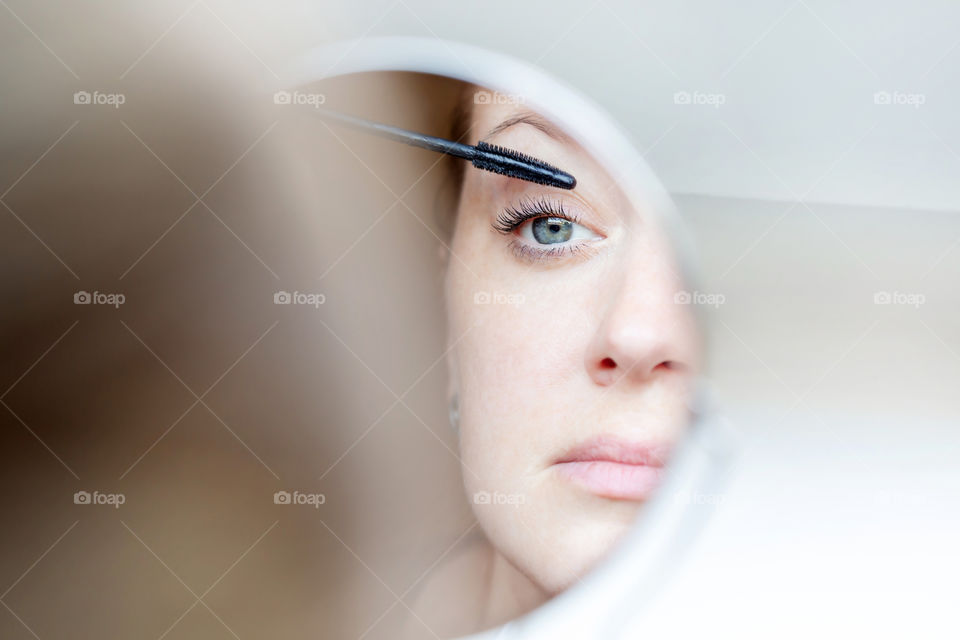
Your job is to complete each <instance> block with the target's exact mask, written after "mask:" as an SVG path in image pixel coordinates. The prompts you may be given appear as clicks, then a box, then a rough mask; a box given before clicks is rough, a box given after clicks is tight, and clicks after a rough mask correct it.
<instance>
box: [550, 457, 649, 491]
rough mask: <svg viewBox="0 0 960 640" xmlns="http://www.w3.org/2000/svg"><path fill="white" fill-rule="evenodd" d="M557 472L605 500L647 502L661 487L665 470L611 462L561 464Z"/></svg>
mask: <svg viewBox="0 0 960 640" xmlns="http://www.w3.org/2000/svg"><path fill="white" fill-rule="evenodd" d="M555 466H556V468H557V471H558V472H559V473H560V474H561V475H563V476H564V477H566V478H568V479H570V480H571V481H572V482H573V483H574V484H576V485H579V486H580V487H582V488H584V489H586V490H587V491H590V492H591V493H594V494H596V495H598V496H600V497H602V498H614V499H617V500H646V499H647V498H649V497H650V496H651V495H652V494H653V492H654V490H655V489H656V488H657V487H658V486H659V485H660V480H661V478H662V475H663V468H662V467H652V466H647V465H641V464H624V463H622V462H613V461H611V460H588V461H575V462H560V463H557V464H556V465H555Z"/></svg>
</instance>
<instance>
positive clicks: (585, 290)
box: [275, 39, 719, 637]
mask: <svg viewBox="0 0 960 640" xmlns="http://www.w3.org/2000/svg"><path fill="white" fill-rule="evenodd" d="M451 46H453V45H451V44H449V43H442V42H438V41H423V40H414V39H383V40H372V41H369V42H365V43H360V44H359V45H358V44H357V43H354V44H352V45H349V46H348V49H347V50H349V51H350V52H351V53H350V56H349V57H347V58H346V59H345V58H344V57H343V51H344V50H345V49H344V48H333V49H329V48H328V49H324V50H321V51H317V52H314V53H313V54H311V55H310V56H308V57H307V58H306V59H305V60H304V61H303V66H302V68H301V69H300V71H299V74H298V76H297V81H296V83H295V84H292V85H291V86H289V87H288V88H286V89H284V90H282V91H280V92H278V93H277V94H276V95H275V102H276V103H277V108H278V109H283V110H287V111H286V112H287V113H290V112H293V113H295V114H296V115H295V116H291V118H292V120H291V121H295V122H296V124H295V126H293V127H292V128H293V130H294V131H296V132H297V133H296V135H295V136H294V137H297V136H299V138H298V140H299V141H300V143H301V146H302V148H303V149H304V152H305V153H306V154H308V155H309V156H310V157H311V158H312V160H311V163H312V164H311V171H312V175H313V176H314V179H315V188H316V190H317V193H318V194H322V200H323V202H324V210H323V211H322V213H321V216H320V219H321V220H322V222H321V223H320V224H321V225H322V227H323V228H324V229H329V228H330V225H337V226H338V227H337V228H339V229H343V228H344V227H343V226H342V225H347V227H348V228H349V229H350V232H349V233H335V234H330V233H318V238H319V241H320V242H321V244H322V245H323V252H324V253H325V254H326V255H328V256H330V260H331V262H330V266H329V269H328V272H329V274H328V272H325V277H326V286H327V287H329V288H332V289H335V290H338V291H340V292H341V295H340V299H341V300H348V301H349V303H347V304H345V303H341V304H338V305H335V306H334V305H331V306H330V307H329V308H327V309H325V312H328V313H330V314H332V315H331V316H330V317H329V318H328V319H327V321H326V322H329V323H330V325H331V331H332V332H333V333H334V335H336V336H337V339H338V340H339V341H340V342H342V343H343V345H344V346H345V347H346V348H347V350H348V351H350V352H351V353H352V354H353V355H355V356H356V358H357V359H359V360H361V361H362V362H363V363H364V366H365V367H366V368H368V369H369V371H370V372H371V374H372V375H373V376H374V377H375V378H376V379H378V380H379V383H382V385H383V386H385V387H387V388H388V389H390V390H391V392H392V393H393V394H394V395H395V396H396V397H397V403H399V404H401V405H402V406H403V408H404V409H406V411H404V412H403V414H404V415H403V416H402V417H400V418H397V417H396V416H394V417H393V418H391V419H390V420H387V424H385V425H384V426H382V427H378V426H376V423H375V425H373V426H368V425H366V424H363V423H362V422H361V423H357V424H349V422H348V423H346V424H342V425H338V426H339V428H341V429H343V430H344V431H346V432H347V433H348V434H350V435H349V436H347V437H345V438H344V441H345V442H347V443H348V444H349V445H350V446H349V448H347V449H346V452H345V453H344V454H343V456H341V457H340V458H337V459H336V462H335V463H334V465H335V466H336V467H341V466H342V468H341V469H340V471H339V472H336V471H334V472H333V473H334V474H335V473H341V474H344V476H346V475H348V474H349V473H350V472H349V471H347V470H346V468H348V467H350V466H351V465H353V469H354V471H353V473H354V474H355V475H356V480H355V482H357V483H363V482H364V480H363V479H362V476H363V474H367V480H368V482H369V483H370V484H372V485H373V486H374V487H381V488H382V487H383V486H390V487H398V486H402V487H406V490H405V495H404V497H403V504H402V505H400V508H396V505H394V508H391V509H390V514H389V517H369V516H368V518H369V519H368V525H369V526H368V528H367V529H366V530H364V529H363V528H357V529H356V532H357V539H356V540H355V541H353V542H352V543H351V541H350V540H347V541H346V543H347V544H348V545H350V546H351V548H353V549H357V548H364V549H368V553H370V554H372V555H374V556H376V555H377V554H378V551H377V550H381V553H382V552H383V551H382V550H384V549H389V550H390V551H391V553H393V554H395V555H393V556H391V557H392V558H394V559H395V562H394V564H393V566H391V569H390V571H395V572H396V573H395V574H394V575H397V576H398V582H399V583H400V584H403V585H405V586H404V587H403V588H402V589H399V590H393V589H391V590H392V591H395V595H396V596H397V597H398V602H399V603H400V604H402V607H401V606H399V605H398V604H396V603H395V605H396V606H395V607H392V608H391V609H398V611H394V612H393V615H390V616H389V617H386V616H387V615H388V614H384V618H385V619H383V620H380V619H378V621H377V622H376V623H375V624H374V626H373V627H371V628H370V629H368V632H370V633H371V634H372V635H373V634H375V633H384V632H385V630H386V629H387V628H388V627H389V628H390V629H391V631H390V633H388V635H390V636H391V637H396V634H398V633H402V634H404V635H405V636H406V637H435V636H437V637H456V636H462V635H465V634H471V633H476V632H480V631H483V630H488V629H491V628H495V627H497V626H499V625H503V624H506V623H509V622H510V621H514V620H517V619H520V618H522V617H523V616H526V615H527V614H530V613H531V612H535V611H539V610H542V609H543V607H544V605H546V604H547V603H549V602H551V601H552V600H554V599H555V598H556V597H557V596H559V595H561V594H565V595H567V594H570V593H572V592H577V591H578V590H579V591H585V590H587V588H586V586H585V585H584V581H585V580H586V579H587V578H588V576H589V575H590V574H591V570H593V569H595V568H596V567H598V566H599V565H600V564H601V563H603V562H604V561H607V562H608V563H613V564H616V563H618V562H619V561H618V559H617V556H616V552H615V550H616V549H618V547H620V546H622V544H621V543H622V542H623V540H624V539H625V536H627V534H628V531H629V530H630V529H631V527H633V528H638V527H641V526H642V525H645V526H646V527H647V528H649V527H650V526H652V525H651V523H649V522H644V520H645V519H649V518H650V517H652V515H651V514H652V513H653V510H652V509H651V505H652V504H653V503H654V502H655V501H656V500H657V499H658V494H660V493H662V492H663V491H664V490H663V488H662V487H663V486H664V482H665V480H666V479H667V478H669V477H670V475H671V471H672V469H673V467H674V465H675V464H678V463H677V459H678V453H677V452H678V451H680V450H681V449H683V448H684V447H683V445H684V444H685V442H687V441H688V440H689V439H690V437H689V436H690V433H691V426H692V424H693V423H694V418H695V416H696V411H695V409H696V406H697V405H696V403H695V394H696V391H697V388H698V387H697V381H698V376H699V374H700V373H701V372H702V367H703V363H702V344H701V335H700V332H699V329H698V315H699V314H700V313H701V311H702V310H703V309H704V308H705V307H709V306H711V305H713V306H714V307H715V306H716V305H718V304H719V302H718V301H717V300H714V299H713V297H712V296H710V295H708V294H704V293H702V292H699V291H697V290H696V286H695V284H694V283H693V282H692V280H691V277H690V266H689V264H687V262H686V253H685V252H684V251H683V249H682V247H683V241H682V235H681V233H680V229H679V227H678V225H677V220H676V216H675V214H674V211H673V209H672V204H671V202H670V200H669V198H667V196H666V195H665V192H664V191H663V189H662V187H661V186H660V184H659V183H658V182H657V180H656V179H655V177H654V176H653V175H652V173H651V172H650V171H649V169H648V168H647V165H646V163H645V162H644V160H643V158H642V156H641V155H640V154H639V153H638V152H637V151H636V150H635V149H634V148H633V147H632V145H631V144H630V143H629V141H628V140H627V139H626V138H625V137H624V136H623V135H622V134H621V133H620V131H619V129H618V128H617V127H616V125H615V124H614V123H613V122H611V121H610V120H609V118H608V117H607V116H606V115H605V114H604V113H603V112H601V111H600V110H599V109H598V108H597V107H595V106H593V105H592V104H590V103H589V102H588V101H587V100H586V99H584V98H583V97H582V96H580V95H578V94H577V93H576V92H575V91H573V90H571V89H569V88H566V87H564V86H562V85H561V84H559V83H558V82H556V81H554V80H552V79H551V78H549V77H547V76H545V75H543V73H542V72H540V71H538V70H535V69H533V68H530V67H527V66H524V65H523V64H521V63H518V62H516V61H512V60H509V59H506V58H503V57H501V56H498V55H495V54H490V53H487V52H484V51H480V50H477V49H473V48H469V47H462V46H459V45H458V46H457V48H456V50H455V51H454V50H453V49H450V47H451ZM531 167H532V168H533V169H531ZM544 167H546V169H543V168H544ZM537 168H539V169H540V172H539V173H537V172H536V171H534V170H535V169H537ZM531 171H533V173H531ZM545 172H546V173H545ZM557 176H560V178H559V179H557ZM571 178H572V180H571ZM344 218H346V219H347V220H346V221H344ZM338 316H339V317H338ZM374 385H375V386H379V385H378V384H377V383H374ZM402 390H405V391H402ZM357 393H358V394H359V396H360V397H358V398H357V399H356V400H358V401H360V402H362V395H363V390H361V389H357ZM408 394H409V396H415V397H416V401H411V400H410V399H409V398H408ZM395 404H396V403H395ZM437 416H442V417H440V418H438V417H437ZM397 419H399V420H400V421H401V423H405V424H407V426H406V427H405V428H406V429H409V430H410V432H409V433H408V434H407V435H406V436H402V435H401V434H399V433H395V434H394V436H395V437H391V438H386V439H384V440H381V441H379V446H380V447H381V449H380V450H379V451H372V450H369V451H367V452H366V455H367V456H369V457H368V459H367V461H366V463H365V465H364V464H360V463H361V460H362V459H363V456H356V457H354V458H353V459H351V456H350V453H349V452H350V451H351V450H353V448H354V446H356V442H357V440H360V441H362V440H364V439H365V438H366V437H367V435H368V433H369V432H370V430H371V429H386V430H395V431H399V429H400V428H399V427H397V422H394V420H397ZM418 423H419V424H418ZM411 424H412V426H411ZM441 425H442V426H441ZM331 428H333V427H332V426H331ZM425 432H426V433H427V434H429V435H426V436H425ZM424 437H426V438H427V440H428V441H429V440H430V439H431V438H432V439H433V440H436V441H438V442H439V443H440V444H441V445H442V448H443V449H445V450H446V451H445V452H444V453H442V454H441V455H440V458H441V459H440V460H437V459H436V456H435V455H434V456H433V457H431V456H430V455H425V453H424V450H423V449H422V448H421V446H422V445H423V440H424ZM429 445H430V446H429V450H430V451H431V452H432V453H433V454H436V452H437V450H438V449H439V448H438V447H437V446H436V442H430V443H429ZM369 446H370V447H373V445H369ZM371 465H372V466H371ZM330 473H331V471H330V470H327V471H325V472H324V474H323V476H322V479H323V480H324V481H326V482H328V483H329V482H330V481H331V479H332V477H333V476H331V475H330ZM352 486H356V485H355V484H354V483H346V482H344V483H343V484H342V485H341V486H340V487H339V488H332V487H330V486H325V487H324V488H325V495H327V497H328V499H329V500H332V501H333V502H340V503H341V504H343V503H345V502H350V497H349V487H352ZM344 487H347V489H344ZM344 491H347V493H346V494H345V493H343V492H344ZM338 492H340V495H339V496H336V493H338ZM388 493H392V492H389V491H388ZM331 494H334V495H333V496H332V495H331ZM394 495H395V494H394ZM687 495H688V496H689V494H687ZM678 496H679V498H680V499H679V502H681V503H682V502H683V499H682V493H681V494H677V493H676V491H675V492H674V495H673V496H672V498H671V500H670V501H671V502H672V503H677V502H678ZM380 499H381V500H383V501H387V502H389V501H390V498H388V497H386V496H385V495H384V494H382V493H381V494H380ZM660 500H661V501H663V500H665V498H662V497H661V498H660ZM687 502H690V501H689V500H687ZM351 504H354V506H356V503H355V502H354V503H351ZM364 508H365V510H366V509H370V510H371V511H373V512H374V513H379V514H383V511H382V505H380V504H378V502H377V499H371V500H370V502H369V503H366V504H365V507H364ZM648 537H649V536H648ZM398 538H400V539H401V540H398ZM624 553H625V552H623V551H621V555H620V556H619V557H620V558H621V559H622V558H623V557H624V555H623V554H624ZM357 555H358V556H359V557H361V558H363V557H365V555H364V553H361V552H360V551H357ZM428 560H430V561H429V562H428ZM621 564H622V563H621ZM401 574H402V575H403V577H402V578H401V577H399V576H400V575H401ZM621 595H623V594H621ZM388 613H389V612H388ZM525 619H526V620H530V619H532V618H531V617H530V616H527V618H525Z"/></svg>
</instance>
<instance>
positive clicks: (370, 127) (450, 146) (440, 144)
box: [317, 109, 476, 160]
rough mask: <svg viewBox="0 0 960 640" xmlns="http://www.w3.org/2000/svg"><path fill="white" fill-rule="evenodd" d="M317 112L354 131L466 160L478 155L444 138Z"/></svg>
mask: <svg viewBox="0 0 960 640" xmlns="http://www.w3.org/2000/svg"><path fill="white" fill-rule="evenodd" d="M317 111H318V113H319V115H320V116H321V117H323V118H326V119H328V120H333V121H335V122H339V123H340V124H343V125H346V126H348V127H350V128H352V129H358V130H360V131H366V132H368V133H373V134H376V135H378V136H380V137H382V138H387V139H389V140H394V141H396V142H402V143H404V144H408V145H410V146H413V147H420V148H421V149H429V150H430V151H437V152H439V153H446V154H448V155H451V156H456V157H458V158H464V159H466V160H472V159H473V157H474V156H475V155H476V149H475V148H474V147H472V146H471V145H468V144H462V143H460V142H454V141H453V140H445V139H444V138H438V137H436V136H428V135H426V134H424V133H417V132H416V131H408V130H407V129H401V128H400V127H394V126H391V125H388V124H383V123H380V122H373V121H371V120H364V119H363V118H356V117H354V116H351V115H347V114H345V113H340V112H339V111H331V110H329V109H318V110H317Z"/></svg>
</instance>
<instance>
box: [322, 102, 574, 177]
mask: <svg viewBox="0 0 960 640" xmlns="http://www.w3.org/2000/svg"><path fill="white" fill-rule="evenodd" d="M318 113H319V114H320V116H321V117H323V118H327V119H329V120H333V121H335V122H338V123H340V124H343V125H346V126H348V127H351V128H353V129H359V130H361V131H366V132H368V133H372V134H375V135H378V136H381V137H383V138H388V139H390V140H395V141H396V142H402V143H404V144H408V145H410V146H413V147H420V148H421V149H429V150H430V151H436V152H438V153H445V154H447V155H450V156H456V157H457V158H463V159H464V160H469V161H470V162H472V163H473V166H475V167H476V168H478V169H484V170H486V171H492V172H493V173H499V174H501V175H505V176H509V177H511V178H519V179H520V180H526V181H528V182H536V183H537V184H545V185H548V186H551V187H558V188H560V189H573V188H574V187H575V186H577V179H576V178H574V177H573V176H572V175H570V174H569V173H567V172H566V171H561V170H560V169H558V168H556V167H554V166H553V165H550V164H547V163H546V162H544V161H543V160H538V159H536V158H532V157H530V156H528V155H526V154H523V153H520V152H519V151H514V150H513V149H506V148H504V147H499V146H497V145H492V144H487V143H486V142H483V141H481V142H478V143H477V145H476V146H472V145H469V144H463V143H460V142H454V141H453V140H445V139H444V138H437V137H435V136H428V135H426V134H423V133H417V132H415V131H407V130H406V129H400V128H398V127H393V126H390V125H387V124H382V123H380V122H371V121H370V120H363V119H361V118H355V117H353V116H350V115H347V114H345V113H339V112H337V111H330V110H329V109H319V110H318Z"/></svg>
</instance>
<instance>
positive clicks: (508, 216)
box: [492, 197, 586, 261]
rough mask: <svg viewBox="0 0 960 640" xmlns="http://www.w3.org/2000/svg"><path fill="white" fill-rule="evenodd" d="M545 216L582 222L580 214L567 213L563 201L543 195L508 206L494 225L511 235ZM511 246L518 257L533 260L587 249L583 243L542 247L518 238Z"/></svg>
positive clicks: (498, 216) (556, 256) (498, 229)
mask: <svg viewBox="0 0 960 640" xmlns="http://www.w3.org/2000/svg"><path fill="white" fill-rule="evenodd" d="M544 217H551V218H563V219H564V220H569V221H570V222H572V223H574V224H580V216H577V215H571V214H569V213H567V211H566V209H564V207H563V203H562V202H560V201H550V200H548V199H547V198H546V197H542V198H538V199H536V200H534V199H524V200H520V201H519V202H518V203H517V204H516V205H515V206H510V207H507V208H506V209H504V210H503V211H502V212H501V213H500V214H499V215H497V219H496V221H494V222H493V225H492V226H493V228H494V230H496V231H498V232H499V233H502V234H504V235H511V234H512V233H514V232H515V231H516V230H517V229H519V228H520V227H521V226H522V225H523V224H524V223H525V222H527V221H528V220H534V219H536V218H544ZM510 248H511V249H512V250H513V252H514V254H515V255H516V256H517V257H519V258H524V259H527V260H533V261H537V260H541V259H544V258H559V257H562V256H564V255H567V254H576V253H581V252H583V251H584V250H585V249H586V247H585V245H584V244H583V243H578V244H569V245H563V246H558V247H550V248H541V247H535V246H532V245H530V244H527V243H526V242H521V241H519V240H517V239H514V240H513V241H511V243H510Z"/></svg>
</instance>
